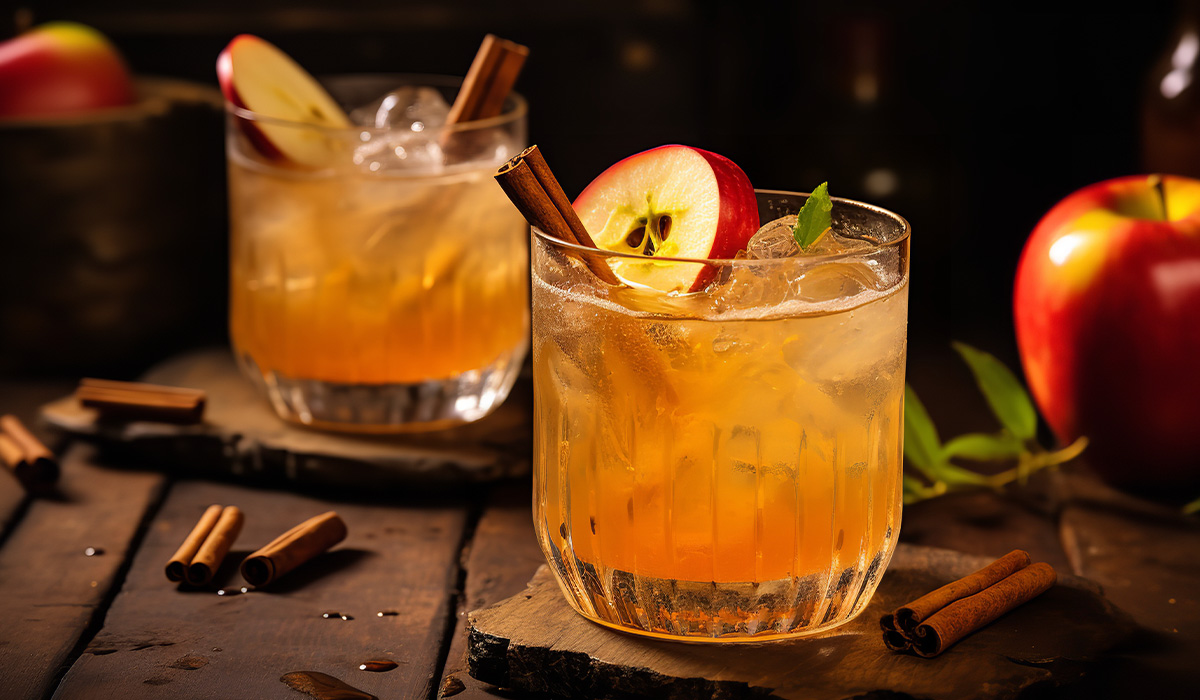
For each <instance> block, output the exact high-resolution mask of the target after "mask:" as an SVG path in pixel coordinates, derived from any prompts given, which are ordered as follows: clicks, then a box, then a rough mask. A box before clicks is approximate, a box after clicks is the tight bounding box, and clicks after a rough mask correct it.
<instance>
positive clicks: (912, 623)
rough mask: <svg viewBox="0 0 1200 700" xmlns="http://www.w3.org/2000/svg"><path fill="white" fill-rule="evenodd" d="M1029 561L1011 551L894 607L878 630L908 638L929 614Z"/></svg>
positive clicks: (996, 581) (1020, 567) (1025, 555)
mask: <svg viewBox="0 0 1200 700" xmlns="http://www.w3.org/2000/svg"><path fill="white" fill-rule="evenodd" d="M1029 562H1030V558H1029V552H1026V551H1024V550H1021V549H1014V550H1013V551H1011V552H1009V553H1008V554H1005V555H1004V556H1002V557H1000V558H999V559H997V560H996V561H994V562H992V563H991V564H988V565H987V566H985V567H983V568H982V569H980V570H979V571H976V572H975V573H973V574H971V575H970V576H966V577H963V578H961V579H959V580H957V581H954V582H951V583H948V584H946V585H945V586H942V587H941V588H939V589H937V590H936V591H933V592H932V593H927V594H926V595H923V596H921V597H920V598H918V599H916V600H914V601H913V602H911V603H909V604H908V605H904V606H901V607H899V608H897V609H896V610H895V612H893V613H892V614H891V615H885V616H884V617H883V619H882V620H880V627H882V628H883V631H884V632H889V631H894V632H899V633H901V634H902V635H904V636H905V637H909V638H911V637H912V635H913V630H915V629H916V628H917V626H918V625H919V624H921V623H922V622H924V621H925V619H926V618H928V617H929V616H930V615H932V614H934V613H936V612H937V611H939V610H941V609H942V608H944V607H946V606H947V605H949V604H951V603H953V602H954V601H956V600H959V599H961V598H966V597H967V596H971V595H975V594H976V593H978V592H980V591H982V590H984V589H985V588H987V587H989V586H993V585H995V584H996V583H998V582H1000V581H1002V580H1004V579H1005V578H1007V577H1008V576H1010V575H1012V574H1013V573H1014V572H1016V571H1019V570H1021V569H1023V568H1025V567H1027V566H1029ZM889 618H890V619H889Z"/></svg>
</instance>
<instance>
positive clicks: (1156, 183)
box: [1150, 173, 1168, 221]
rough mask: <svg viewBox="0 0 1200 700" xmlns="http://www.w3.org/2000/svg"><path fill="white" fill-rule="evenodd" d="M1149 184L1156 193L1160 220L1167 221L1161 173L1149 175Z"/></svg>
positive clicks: (1165, 193) (1164, 189) (1165, 194)
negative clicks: (1159, 208) (1160, 211)
mask: <svg viewBox="0 0 1200 700" xmlns="http://www.w3.org/2000/svg"><path fill="white" fill-rule="evenodd" d="M1150 186H1151V187H1153V188H1154V191H1155V192H1157V193H1158V204H1159V206H1160V207H1161V210H1162V220H1163V221H1167V220H1168V218H1167V191H1166V188H1164V187H1163V178H1162V175H1160V174H1158V173H1155V174H1154V175H1151V176H1150Z"/></svg>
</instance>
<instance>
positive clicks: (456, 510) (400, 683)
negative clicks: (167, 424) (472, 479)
mask: <svg viewBox="0 0 1200 700" xmlns="http://www.w3.org/2000/svg"><path fill="white" fill-rule="evenodd" d="M428 500H429V499H425V502H422V503H415V502H408V503H395V504H381V503H380V504H370V503H345V502H329V501H326V500H322V499H317V498H312V497H308V496H301V495H297V494H291V493H281V492H272V491H263V490H256V489H250V488H245V487H240V486H234V485H228V484H213V483H205V482H192V481H184V482H179V483H177V484H176V485H175V486H174V487H173V488H172V490H171V493H170V495H169V496H168V498H167V499H166V501H165V502H164V504H163V507H162V509H161V511H160V512H159V513H158V515H157V516H156V517H155V518H154V520H153V522H152V524H151V526H150V528H149V530H148V532H147V535H146V538H145V540H144V542H143V544H142V547H141V548H140V549H139V550H138V552H137V555H136V557H135V558H134V560H133V564H132V567H131V569H130V571H129V575H128V577H127V579H126V583H125V585H124V586H123V588H122V589H121V593H120V595H118V596H117V598H116V600H115V601H114V602H113V605H112V608H111V609H110V610H109V613H108V615H107V617H106V619H105V623H104V627H103V629H102V630H101V631H100V632H99V633H98V634H97V635H96V638H95V639H94V640H93V641H92V643H91V644H90V645H89V646H88V648H87V649H86V650H85V652H84V654H83V655H82V656H81V657H80V659H79V660H78V661H77V662H76V663H75V665H74V666H73V667H72V668H71V670H70V672H69V673H68V674H67V676H66V678H65V679H64V680H63V683H62V684H61V686H60V687H59V690H58V693H57V694H56V695H55V697H56V698H60V699H62V700H71V699H74V698H86V699H87V700H103V699H104V698H116V699H120V700H133V699H135V698H151V697H155V698H160V697H164V696H165V695H169V696H171V697H195V698H216V697H243V698H257V699H262V700H270V699H271V698H279V699H280V700H288V699H292V700H294V699H295V698H298V697H300V696H299V695H297V694H296V693H295V692H294V691H292V690H291V689H289V688H288V687H287V686H286V685H284V684H283V683H282V682H280V680H279V678H280V676H282V675H283V674H285V673H289V672H294V671H317V672H321V673H326V674H329V675H331V676H334V677H336V678H340V679H342V680H343V681H345V682H347V683H349V684H350V685H352V686H355V687H357V688H360V689H362V690H364V691H366V692H369V693H372V694H374V695H377V696H379V697H381V698H414V699H415V698H420V699H422V700H424V699H425V698H428V697H429V696H430V693H431V692H432V686H433V683H434V681H435V680H436V679H437V677H438V668H437V665H438V662H439V658H440V654H441V651H442V649H443V648H444V647H443V646H442V645H443V642H444V641H445V634H446V629H447V625H448V623H449V621H450V616H451V615H453V597H454V586H455V584H456V581H457V576H458V566H457V559H458V553H459V549H460V547H461V541H462V536H463V531H464V528H465V526H466V522H467V507H466V506H465V505H459V504H451V505H439V504H436V503H434V504H430V503H428ZM213 503H219V504H223V505H237V506H239V507H240V508H241V509H242V511H243V512H244V513H245V517H246V521H245V527H244V529H243V531H242V533H241V536H240V537H239V538H238V541H237V542H236V544H235V545H234V551H233V552H231V555H230V557H229V558H228V559H227V561H226V565H225V566H224V567H222V569H221V570H220V571H219V572H218V574H217V578H216V579H215V580H214V582H213V586H212V589H211V590H206V591H187V590H180V589H177V588H176V586H175V584H172V583H169V582H168V581H167V579H166V577H165V575H164V574H163V566H164V564H165V563H166V561H167V559H168V558H170V556H171V554H172V553H173V552H174V550H175V548H176V547H177V546H178V545H179V543H180V542H181V541H182V540H183V538H184V536H185V535H186V534H187V532H188V531H189V530H190V528H191V527H192V526H193V525H194V524H195V522H196V520H197V519H198V518H199V517H200V514H201V512H202V511H203V510H204V508H205V507H206V506H208V505H210V504H213ZM329 509H334V510H337V512H338V513H339V514H340V515H341V516H342V518H343V519H344V520H345V521H346V524H347V526H348V528H349V536H348V537H347V539H346V540H345V541H344V542H343V543H342V544H340V545H338V547H336V548H334V549H333V550H331V551H329V552H327V553H325V554H323V555H321V556H320V557H319V558H318V559H314V560H313V561H310V562H308V563H307V564H305V565H304V566H303V567H302V568H300V569H297V570H296V571H294V572H292V573H291V574H288V575H287V576H286V577H284V578H283V579H281V580H280V581H278V582H277V584H275V585H274V586H272V587H269V588H267V589H264V590H262V591H253V592H250V593H248V594H244V595H232V596H218V595H215V594H214V592H213V591H214V590H215V589H216V588H217V587H219V586H234V585H239V586H240V585H242V580H241V578H240V576H238V575H237V573H236V568H235V564H236V563H237V562H238V561H240V559H241V558H242V557H244V556H245V555H247V554H248V553H249V552H250V551H252V550H254V549H255V548H257V547H259V546H261V545H263V544H265V543H267V542H268V541H270V540H271V539H273V538H274V537H275V536H276V535H278V534H279V533H281V532H283V531H284V530H286V529H287V528H289V527H291V526H292V525H295V524H296V523H298V522H300V521H301V520H303V519H305V518H307V517H309V516H312V515H316V514H318V513H321V512H324V511H326V510H329ZM389 610H394V611H397V612H398V613H399V614H398V615H395V616H384V617H379V616H377V613H379V612H381V611H389ZM326 611H336V612H339V613H342V614H345V615H348V616H351V617H353V619H352V620H348V621H344V620H342V619H340V618H337V617H335V618H333V619H325V618H323V617H322V613H323V612H326ZM377 658H382V659H392V660H394V661H396V662H397V663H398V664H399V666H398V667H397V668H395V669H394V670H391V671H389V672H386V673H370V672H367V671H361V670H359V668H358V667H359V665H360V664H362V663H363V662H365V661H368V660H372V659H377Z"/></svg>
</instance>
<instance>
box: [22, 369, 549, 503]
mask: <svg viewBox="0 0 1200 700" xmlns="http://www.w3.org/2000/svg"><path fill="white" fill-rule="evenodd" d="M144 379H145V381H148V382H154V383H158V384H167V385H173V386H186V387H192V388H196V389H204V390H205V391H206V392H207V393H208V406H207V408H206V409H205V420H204V423H203V424H201V425H194V426H177V425H168V424H165V423H148V422H134V423H127V424H119V423H118V424H106V423H98V422H97V421H96V413H95V411H93V410H91V409H86V408H84V407H83V406H81V405H80V404H79V402H78V401H77V400H76V399H74V398H73V397H69V396H68V397H65V398H62V399H60V400H58V401H55V402H53V403H50V404H48V405H47V406H45V408H44V409H43V411H42V417H43V419H44V420H46V421H47V422H48V423H50V424H51V425H53V426H55V427H56V428H58V429H60V430H64V431H66V432H68V433H71V434H73V435H77V436H80V437H84V438H87V439H93V440H99V441H103V442H105V443H107V444H110V445H116V446H123V447H124V448H126V449H128V450H129V452H130V454H131V455H135V456H142V457H146V458H149V459H154V460H158V461H162V462H167V463H170V464H172V465H173V466H175V467H178V468H181V469H187V470H189V472H188V473H190V474H191V475H195V476H219V477H228V476H229V475H233V476H235V477H238V478H241V479H245V480H247V481H253V482H256V483H266V484H279V483H282V482H290V483H293V484H300V485H304V486H310V487H320V486H328V485H339V486H355V487H365V488H378V487H380V486H383V485H408V484H413V483H419V484H421V485H422V486H425V487H428V486H429V485H431V484H442V485H447V486H457V485H459V484H462V483H465V482H486V481H492V480H496V479H504V478H510V477H513V476H520V475H522V474H525V473H527V472H528V470H529V451H530V444H529V420H530V412H531V409H530V406H531V404H532V401H531V398H530V391H529V385H528V382H527V381H525V380H521V381H518V382H517V386H516V387H514V388H513V393H512V395H511V396H510V397H509V399H508V400H507V401H505V402H504V404H503V405H502V406H500V407H499V408H498V409H496V411H495V412H494V413H492V414H491V415H489V416H487V417H486V418H484V419H482V420H480V421H477V422H475V423H471V424H469V425H463V426H459V427H456V428H452V429H449V430H441V431H435V432H428V433H412V434H407V435H394V436H372V435H353V434H338V433H332V432H321V431H317V430H310V429H307V428H304V427H300V426H295V425H292V424H290V423H287V422H285V421H283V420H281V419H280V418H279V417H278V416H276V415H275V413H274V411H272V410H271V407H270V405H268V403H267V401H266V399H265V398H263V397H262V396H260V395H259V394H258V391H257V390H256V389H255V387H254V386H253V385H252V384H251V383H250V382H249V381H248V380H247V379H246V378H244V377H243V376H242V375H241V373H240V372H239V371H238V369H237V367H236V366H235V364H234V361H233V357H232V355H231V354H230V353H229V351H228V350H223V349H222V350H205V351H199V352H195V353H190V354H187V355H183V356H180V357H177V358H175V359H172V360H169V361H167V362H165V363H163V364H162V365H160V366H158V367H156V368H155V369H153V370H151V371H150V372H149V373H148V374H146V375H145V377H144Z"/></svg>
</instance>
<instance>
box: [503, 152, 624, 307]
mask: <svg viewBox="0 0 1200 700" xmlns="http://www.w3.org/2000/svg"><path fill="white" fill-rule="evenodd" d="M496 181H497V182H498V183H500V187H501V189H503V190H504V193H505V194H506V195H508V198H509V199H511V200H512V202H513V204H515V205H516V207H517V210H518V211H520V212H521V215H522V216H524V217H525V219H526V221H528V222H529V223H530V224H533V225H534V226H537V227H538V228H539V229H541V230H542V231H543V232H545V233H547V234H549V235H551V236H554V237H555V238H558V239H559V240H562V241H566V242H567V243H574V244H575V245H580V246H584V247H587V248H596V244H595V242H594V241H593V240H592V237H591V236H590V235H588V232H587V229H586V228H584V226H583V222H582V221H580V220H579V215H578V214H576V213H575V208H574V207H572V206H571V200H570V199H568V198H567V195H566V193H565V192H563V189H562V186H561V185H559V184H558V178H556V177H554V173H552V172H551V171H550V167H549V166H548V165H546V160H545V159H544V158H543V157H542V154H541V151H539V150H538V147H537V146H536V145H534V146H530V147H529V148H526V149H525V150H524V151H522V152H521V153H519V154H518V155H516V156H515V157H513V158H512V159H511V160H509V161H508V162H507V163H505V164H504V165H502V166H500V169H499V170H497V171H496ZM581 257H582V258H583V262H584V264H586V265H587V266H588V269H590V270H591V271H592V273H593V274H595V275H596V277H599V278H600V279H601V280H602V281H604V282H606V283H608V284H613V285H616V284H620V283H621V282H620V280H618V279H617V276H616V275H615V274H613V271H612V268H610V267H609V266H608V263H606V262H604V261H603V260H601V259H598V258H594V257H591V256H587V255H582V256H581Z"/></svg>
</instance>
